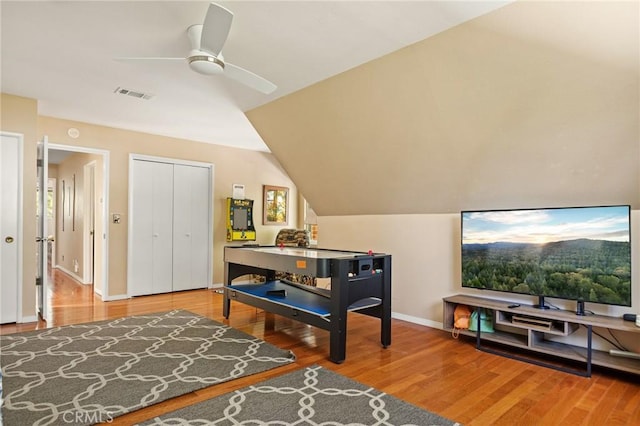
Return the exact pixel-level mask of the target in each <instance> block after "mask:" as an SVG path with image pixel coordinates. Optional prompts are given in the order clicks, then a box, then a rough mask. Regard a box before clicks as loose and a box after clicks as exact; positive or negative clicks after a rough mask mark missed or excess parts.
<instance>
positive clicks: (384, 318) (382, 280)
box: [222, 246, 391, 364]
mask: <svg viewBox="0 0 640 426" xmlns="http://www.w3.org/2000/svg"><path fill="white" fill-rule="evenodd" d="M224 264H225V269H224V282H225V286H224V300H223V308H222V310H223V315H224V317H225V318H227V319H228V318H229V314H230V310H231V300H236V301H238V302H241V303H244V304H247V305H251V306H255V307H257V308H260V309H263V310H265V311H267V312H272V313H274V314H278V315H282V316H284V317H287V318H291V319H295V320H297V321H301V322H303V323H305V324H309V325H313V326H315V327H319V328H322V329H324V330H328V331H329V336H330V337H329V345H330V347H329V359H330V360H331V361H333V362H335V363H338V364H339V363H342V362H343V361H344V360H345V358H346V342H347V314H348V312H358V313H361V314H365V315H369V316H373V317H376V318H379V319H380V343H381V344H382V346H383V347H384V348H386V347H387V346H389V345H390V344H391V255H389V254H381V253H371V252H368V253H364V252H353V251H342V250H328V249H317V248H303V247H276V246H227V247H225V248H224ZM276 272H289V273H293V274H300V275H307V276H312V277H317V278H330V279H331V289H327V290H323V289H318V288H316V287H312V286H307V285H304V284H296V283H293V282H289V281H286V280H278V279H276ZM248 274H255V275H261V276H264V277H265V282H264V283H260V284H244V283H243V284H233V280H235V279H237V278H239V277H242V276H245V275H248Z"/></svg>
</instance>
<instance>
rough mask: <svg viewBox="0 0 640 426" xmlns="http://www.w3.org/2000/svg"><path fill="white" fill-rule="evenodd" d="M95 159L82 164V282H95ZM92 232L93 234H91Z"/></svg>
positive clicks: (99, 291) (100, 291)
mask: <svg viewBox="0 0 640 426" xmlns="http://www.w3.org/2000/svg"><path fill="white" fill-rule="evenodd" d="M96 166H97V164H96V161H90V162H88V163H87V164H85V165H84V166H83V174H84V177H83V182H84V191H83V194H84V197H83V198H84V200H83V201H84V221H83V225H84V226H83V230H82V232H83V235H82V241H83V246H84V249H83V250H82V264H83V266H84V268H83V277H82V281H83V282H84V283H91V284H95V279H94V262H95V259H94V245H95V219H96V211H95V203H96V193H95V173H96ZM92 232H93V234H91V233H92ZM93 291H94V292H96V293H98V294H100V295H102V289H98V290H96V288H95V286H94V289H93Z"/></svg>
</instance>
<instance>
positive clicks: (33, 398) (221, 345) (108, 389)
mask: <svg viewBox="0 0 640 426" xmlns="http://www.w3.org/2000/svg"><path fill="white" fill-rule="evenodd" d="M294 359H295V357H294V355H293V354H292V353H291V352H289V351H285V350H282V349H279V348H277V347H275V346H273V345H271V344H269V343H267V342H265V341H263V340H260V339H257V338H255V337H253V336H250V335H248V334H245V333H243V332H241V331H238V330H235V329H233V328H231V327H229V326H226V325H224V324H221V323H219V322H216V321H213V320H211V319H209V318H205V317H202V316H199V315H196V314H194V313H191V312H188V311H184V310H176V311H171V312H163V313H157V314H149V315H136V316H131V317H126V318H121V319H117V320H110V321H100V322H93V323H87V324H77V325H69V326H63V327H57V328H50V329H45V330H38V331H31V332H26V333H17V334H10V335H4V336H0V366H1V367H2V368H1V372H2V374H1V376H0V379H1V380H2V384H1V387H0V389H2V391H3V394H2V399H3V402H2V420H3V421H4V424H5V425H8V426H12V425H20V426H22V425H31V424H33V425H50V424H56V425H57V424H92V423H98V422H109V421H111V420H112V419H113V418H114V417H117V416H120V415H122V414H125V413H128V412H131V411H134V410H137V409H140V408H142V407H146V406H149V405H152V404H156V403H158V402H161V401H164V400H166V399H168V398H172V397H175V396H178V395H182V394H185V393H188V392H192V391H194V390H197V389H201V388H204V387H207V386H211V385H213V384H216V383H222V382H225V381H228V380H231V379H235V378H238V377H242V376H247V375H250V374H255V373H258V372H261V371H265V370H268V369H271V368H274V367H278V366H281V365H284V364H288V363H290V362H293V361H294ZM0 422H1V420H0Z"/></svg>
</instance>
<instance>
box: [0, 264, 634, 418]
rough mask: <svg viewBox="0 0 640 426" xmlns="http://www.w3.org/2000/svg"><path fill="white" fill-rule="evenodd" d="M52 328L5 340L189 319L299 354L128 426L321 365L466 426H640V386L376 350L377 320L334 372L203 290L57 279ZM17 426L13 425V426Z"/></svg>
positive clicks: (312, 342) (441, 341)
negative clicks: (94, 324)
mask: <svg viewBox="0 0 640 426" xmlns="http://www.w3.org/2000/svg"><path fill="white" fill-rule="evenodd" d="M51 290H52V291H51V299H50V302H51V306H52V307H53V309H52V312H53V315H52V318H51V319H50V321H49V323H48V324H44V323H30V324H17V325H16V324H13V325H4V326H1V327H0V334H8V333H13V332H19V331H27V330H33V329H36V328H45V327H47V326H49V327H51V326H58V325H64V324H73V323H81V322H88V321H97V320H103V319H112V318H119V317H123V316H127V315H134V314H142V313H151V312H159V311H166V310H171V309H177V308H180V309H188V310H190V311H192V312H195V313H198V314H200V315H203V316H206V317H209V318H212V319H214V320H217V321H220V322H224V323H227V324H229V325H230V326H232V327H235V328H237V329H239V330H242V331H244V332H247V333H250V334H252V335H254V336H256V337H259V338H262V339H264V340H266V341H268V342H270V343H272V344H274V345H276V346H279V347H281V348H286V349H290V350H292V351H293V352H294V353H295V355H296V357H297V360H296V362H295V363H293V364H291V365H288V366H285V367H279V368H276V369H274V370H271V371H268V372H265V373H261V374H258V375H254V376H250V377H246V378H241V379H237V380H233V381H231V382H227V383H223V384H219V385H215V386H212V387H210V388H206V389H203V390H200V391H197V392H193V393H190V394H187V395H184V396H182V397H178V398H174V399H172V400H169V401H167V402H164V403H160V404H156V405H154V406H151V407H148V408H146V409H143V410H139V411H136V412H134V413H131V414H128V415H125V416H122V417H118V418H116V419H115V420H114V421H113V423H112V424H115V425H129V424H133V423H136V422H139V421H143V420H146V419H148V418H152V417H153V416H155V415H159V414H162V413H165V412H168V411H171V410H174V409H177V408H180V407H183V406H186V405H190V404H193V403H196V402H198V401H203V400H205V399H208V398H211V397H214V396H217V395H220V394H222V393H225V392H229V391H232V390H235V389H238V388H241V387H243V386H246V385H248V384H252V383H255V382H257V381H259V380H264V379H267V378H271V377H274V376H278V375H281V374H284V373H287V372H289V371H293V370H296V369H299V368H301V367H304V366H308V365H312V364H319V365H322V366H323V367H326V368H328V369H331V370H333V371H336V372H338V373H340V374H343V375H345V376H348V377H351V378H353V379H355V380H358V381H360V382H362V383H365V384H367V385H370V386H373V387H375V388H378V389H380V390H383V391H385V392H387V393H389V394H391V395H394V396H396V397H398V398H401V399H403V400H405V401H408V402H411V403H413V404H415V405H417V406H419V407H422V408H424V409H426V410H429V411H431V412H434V413H437V414H440V415H442V416H445V417H448V418H450V419H452V420H455V421H458V422H460V423H462V424H465V425H509V426H511V425H597V426H602V425H640V376H633V375H627V376H623V375H616V374H614V373H612V372H609V371H606V370H598V369H596V371H595V373H594V374H593V377H591V378H583V377H579V376H576V375H572V374H568V373H563V372H559V371H555V370H552V369H548V368H544V367H538V366H535V365H531V364H527V363H523V362H520V361H515V360H511V359H508V358H504V357H500V356H496V355H491V354H487V353H484V352H481V351H478V350H476V349H475V347H474V346H473V342H471V341H469V340H462V339H461V340H454V339H453V338H452V337H451V336H450V334H448V333H446V332H444V331H441V330H437V329H433V328H429V327H424V326H419V325H415V324H411V323H408V322H404V321H399V320H393V328H392V330H393V331H392V333H393V334H392V339H393V341H392V344H391V346H390V347H389V348H387V349H383V348H382V347H381V346H380V344H379V320H377V319H374V318H369V317H365V316H362V315H358V314H349V315H350V316H349V325H348V330H349V332H348V337H347V345H348V346H347V359H346V361H345V362H344V363H343V364H340V365H337V364H333V363H332V362H330V361H329V360H328V359H327V357H328V347H329V339H328V337H329V335H328V332H326V331H324V330H320V329H317V328H314V327H311V326H307V325H304V324H301V323H299V322H296V321H291V320H288V319H285V318H282V317H279V316H276V315H273V314H268V313H265V312H264V311H261V310H258V309H256V308H252V307H249V306H246V305H242V304H240V303H235V302H234V303H233V304H232V308H231V316H230V318H229V320H228V321H227V320H225V319H224V318H223V316H222V296H221V295H220V294H218V293H216V292H215V291H213V290H196V291H188V292H180V293H173V294H164V295H157V296H146V297H136V298H133V299H129V300H123V301H113V302H107V303H104V302H101V301H100V299H99V298H97V297H95V296H94V295H93V292H92V288H91V287H90V286H82V285H80V284H77V283H75V282H74V281H73V280H72V279H70V278H69V277H68V276H66V275H64V274H63V273H57V274H55V277H54V283H53V285H52V287H51ZM8 426H11V425H8Z"/></svg>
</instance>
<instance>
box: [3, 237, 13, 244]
mask: <svg viewBox="0 0 640 426" xmlns="http://www.w3.org/2000/svg"><path fill="white" fill-rule="evenodd" d="M4 241H5V243H9V244H11V243H12V242H13V237H7V238H5V239H4Z"/></svg>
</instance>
